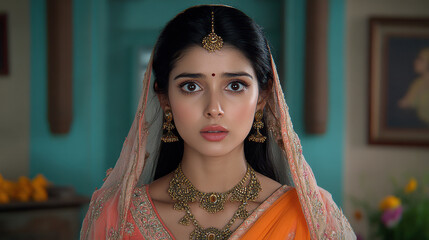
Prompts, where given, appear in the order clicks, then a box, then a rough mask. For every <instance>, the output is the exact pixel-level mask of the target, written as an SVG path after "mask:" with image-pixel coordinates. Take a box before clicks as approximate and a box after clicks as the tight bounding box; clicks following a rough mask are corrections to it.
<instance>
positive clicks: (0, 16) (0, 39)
mask: <svg viewBox="0 0 429 240" xmlns="http://www.w3.org/2000/svg"><path fill="white" fill-rule="evenodd" d="M7 27H8V25H7V15H6V13H0V75H7V74H9V46H8V29H7Z"/></svg>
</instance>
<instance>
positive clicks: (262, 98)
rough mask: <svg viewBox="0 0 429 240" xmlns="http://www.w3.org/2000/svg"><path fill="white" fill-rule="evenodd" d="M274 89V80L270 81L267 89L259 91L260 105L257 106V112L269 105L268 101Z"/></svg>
mask: <svg viewBox="0 0 429 240" xmlns="http://www.w3.org/2000/svg"><path fill="white" fill-rule="evenodd" d="M272 87H273V80H272V79H270V80H268V83H267V88H266V89H265V90H261V91H259V97H258V104H257V105H256V109H257V110H263V109H264V107H265V104H267V99H268V97H269V96H270V93H271V89H272Z"/></svg>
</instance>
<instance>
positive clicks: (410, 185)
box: [404, 178, 417, 193]
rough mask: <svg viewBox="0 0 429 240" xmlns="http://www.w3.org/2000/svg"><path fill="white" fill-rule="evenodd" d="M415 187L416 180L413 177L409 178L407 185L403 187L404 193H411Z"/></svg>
mask: <svg viewBox="0 0 429 240" xmlns="http://www.w3.org/2000/svg"><path fill="white" fill-rule="evenodd" d="M416 188H417V180H416V179H415V178H411V179H410V181H409V182H408V184H407V186H405V188H404V192H405V193H412V192H414V191H415V190H416Z"/></svg>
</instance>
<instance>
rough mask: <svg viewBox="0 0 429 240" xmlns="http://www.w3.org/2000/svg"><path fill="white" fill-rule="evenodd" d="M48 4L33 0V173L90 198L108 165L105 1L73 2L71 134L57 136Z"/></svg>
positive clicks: (31, 159) (31, 157)
mask: <svg viewBox="0 0 429 240" xmlns="http://www.w3.org/2000/svg"><path fill="white" fill-rule="evenodd" d="M45 5H46V4H45V0H31V10H30V15H31V17H30V18H31V90H30V91H31V110H30V111H31V123H30V174H31V175H32V176H34V175H35V174H37V173H43V174H44V175H45V176H46V177H47V178H48V179H49V180H50V181H52V182H53V183H55V184H58V185H74V186H75V187H76V189H77V191H78V192H79V193H82V194H88V195H89V194H90V193H91V192H92V191H94V188H95V187H96V186H98V185H99V184H100V183H101V180H102V178H103V177H104V171H105V169H106V164H105V161H104V159H105V139H106V131H105V119H106V114H105V109H106V108H107V106H106V105H105V87H106V82H105V81H104V79H105V77H104V73H105V70H104V66H105V64H104V61H105V58H106V57H105V54H104V53H105V52H106V48H105V45H104V41H105V39H106V37H104V31H103V29H104V24H106V21H105V20H103V16H104V14H105V13H103V12H106V11H103V8H102V7H103V5H104V4H103V1H101V0H100V1H97V0H93V1H86V0H75V1H74V2H73V44H74V46H73V55H74V59H73V123H72V126H71V130H70V133H69V134H67V135H53V134H51V133H50V131H49V126H48V122H47V99H46V96H47V79H46V77H47V64H46V49H47V46H46V7H45Z"/></svg>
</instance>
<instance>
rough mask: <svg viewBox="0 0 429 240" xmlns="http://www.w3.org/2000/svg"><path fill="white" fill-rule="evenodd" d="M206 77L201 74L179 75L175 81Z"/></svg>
mask: <svg viewBox="0 0 429 240" xmlns="http://www.w3.org/2000/svg"><path fill="white" fill-rule="evenodd" d="M203 76H204V75H203V74H201V73H181V74H179V75H177V76H176V77H174V80H176V79H179V78H201V77H203Z"/></svg>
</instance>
